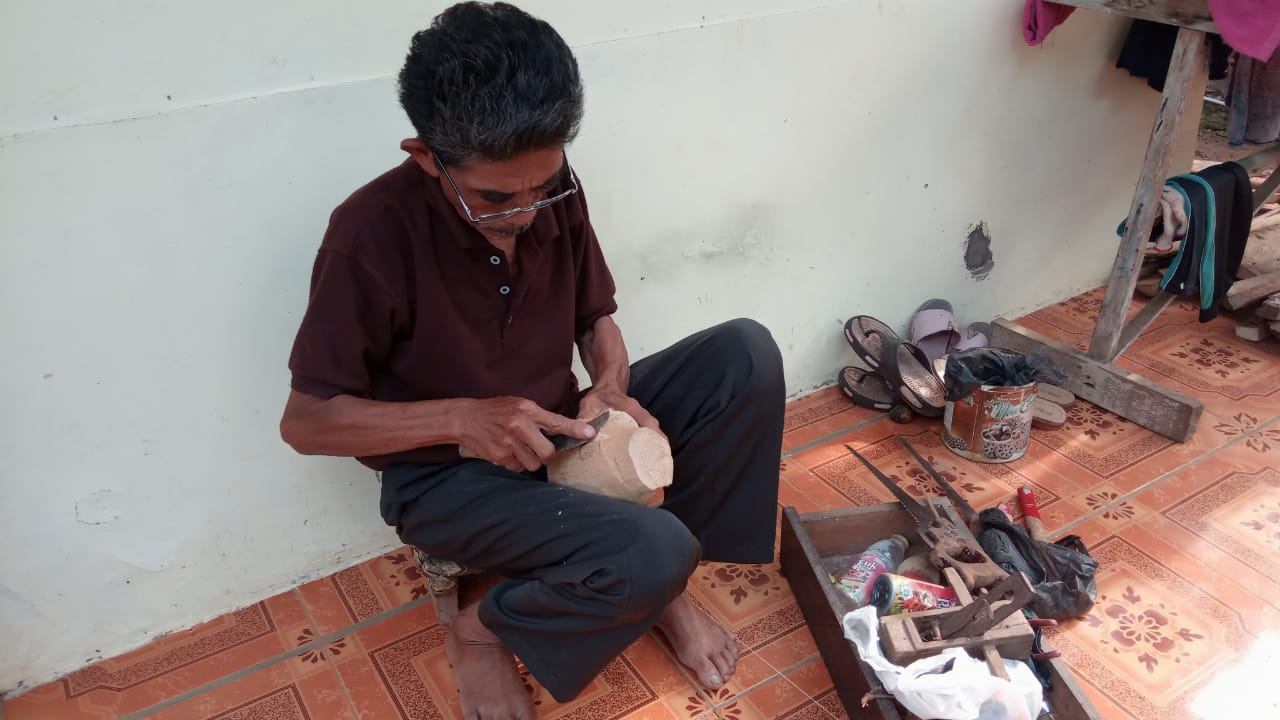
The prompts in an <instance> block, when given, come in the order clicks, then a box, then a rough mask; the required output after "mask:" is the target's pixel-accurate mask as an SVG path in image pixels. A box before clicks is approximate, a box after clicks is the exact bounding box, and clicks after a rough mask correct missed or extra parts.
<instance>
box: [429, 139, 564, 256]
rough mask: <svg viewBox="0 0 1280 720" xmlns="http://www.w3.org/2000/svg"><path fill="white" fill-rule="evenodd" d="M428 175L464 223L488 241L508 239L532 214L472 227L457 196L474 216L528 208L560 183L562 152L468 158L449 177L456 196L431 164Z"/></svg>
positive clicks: (526, 224)
mask: <svg viewBox="0 0 1280 720" xmlns="http://www.w3.org/2000/svg"><path fill="white" fill-rule="evenodd" d="M420 164H421V163H420ZM424 169H427V168H425V167H424ZM431 170H434V171H435V172H431ZM428 172H429V173H430V174H432V175H433V176H434V177H435V178H436V179H437V181H438V182H440V183H441V190H443V191H444V194H445V197H446V198H448V199H449V204H451V205H453V209H454V210H455V211H457V213H458V215H459V216H461V217H462V219H463V220H466V221H467V222H468V223H470V224H471V225H472V227H474V228H476V229H477V230H479V231H480V233H481V234H483V235H484V236H485V237H486V238H488V239H490V240H491V241H492V240H498V241H501V240H510V239H511V238H514V237H515V236H516V235H519V234H520V233H522V232H524V231H525V230H528V229H529V226H530V225H531V224H533V218H534V215H536V214H537V211H536V210H533V211H528V212H523V213H518V214H516V215H512V216H510V217H507V218H503V219H502V220H498V221H496V222H490V223H472V222H471V220H470V218H468V217H467V211H466V208H464V207H463V206H462V203H461V202H460V201H459V198H458V196H459V195H461V196H462V199H463V200H465V201H466V204H467V207H469V208H470V209H471V215H472V216H473V217H476V218H482V217H483V216H484V215H489V214H492V213H501V212H504V211H507V210H511V209H513V208H521V207H527V206H529V205H532V204H533V203H535V202H537V201H539V200H542V199H543V198H545V197H546V196H547V193H548V192H549V191H550V190H551V189H553V188H554V187H556V186H557V185H558V184H559V183H560V181H561V178H562V177H563V176H564V151H563V149H562V148H546V149H541V150H531V151H529V152H526V153H523V154H521V155H517V156H515V157H513V158H511V159H509V160H471V161H468V162H466V163H464V164H463V165H461V166H458V167H451V168H449V169H448V173H449V174H448V177H449V178H452V179H453V184H454V185H457V192H456V193H455V192H454V189H453V186H452V185H450V184H449V179H448V178H446V177H445V174H444V173H443V172H441V171H440V168H439V166H438V165H436V164H435V162H434V161H433V162H431V165H430V169H428Z"/></svg>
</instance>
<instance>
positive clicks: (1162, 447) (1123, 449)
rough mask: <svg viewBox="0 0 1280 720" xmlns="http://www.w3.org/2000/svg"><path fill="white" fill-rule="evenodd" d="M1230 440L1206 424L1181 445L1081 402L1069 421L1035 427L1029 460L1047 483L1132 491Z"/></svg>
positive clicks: (1068, 489) (1067, 488)
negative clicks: (1051, 426)
mask: <svg viewBox="0 0 1280 720" xmlns="http://www.w3.org/2000/svg"><path fill="white" fill-rule="evenodd" d="M1229 441H1230V437H1229V436H1228V435H1227V434H1225V433H1223V432H1218V431H1214V430H1213V429H1212V428H1207V427H1205V426H1204V424H1203V421H1202V425H1201V427H1200V429H1199V432H1197V433H1196V434H1195V435H1194V436H1192V437H1191V438H1190V439H1189V440H1188V441H1187V442H1184V443H1178V442H1174V441H1173V440H1170V439H1168V438H1166V437H1163V436H1161V435H1157V434H1156V433H1153V432H1151V431H1150V430H1147V429H1146V428H1143V427H1141V426H1139V425H1137V424H1136V423H1132V422H1129V421H1128V420H1125V419H1123V418H1121V417H1119V416H1117V415H1115V414H1113V413H1110V412H1107V411H1105V410H1103V409H1101V408H1099V407H1097V406H1096V405H1093V404H1092V403H1088V402H1085V401H1081V400H1078V401H1076V402H1075V403H1074V404H1073V405H1072V406H1071V407H1070V408H1068V409H1067V424H1066V425H1064V426H1063V427H1061V428H1059V429H1057V430H1034V431H1033V433H1032V440H1031V447H1030V449H1029V450H1028V453H1027V458H1029V459H1030V460H1031V461H1033V462H1034V463H1035V464H1036V465H1037V466H1038V467H1040V468H1042V469H1043V470H1045V471H1047V474H1046V475H1045V477H1046V478H1047V479H1046V481H1045V484H1046V485H1047V486H1049V487H1051V488H1053V489H1054V490H1058V487H1057V486H1055V483H1056V482H1058V481H1059V480H1061V481H1064V484H1063V485H1062V486H1061V490H1060V492H1062V493H1064V494H1075V493H1076V492H1080V491H1083V490H1088V489H1091V488H1093V487H1094V486H1096V485H1098V484H1100V483H1102V482H1103V481H1110V482H1111V483H1112V485H1114V486H1117V487H1120V488H1122V489H1123V490H1124V491H1126V492H1127V491H1129V490H1134V489H1137V488H1138V487H1141V486H1142V485H1144V484H1146V483H1147V482H1149V481H1151V480H1153V479H1155V478H1157V477H1159V476H1160V475H1162V474H1164V473H1166V472H1169V471H1172V470H1175V469H1177V468H1179V467H1181V466H1183V465H1185V464H1186V463H1188V462H1191V461H1193V460H1195V459H1196V458H1198V457H1200V456H1202V455H1204V454H1205V453H1208V452H1210V451H1212V450H1214V449H1216V448H1218V447H1221V446H1222V445H1225V444H1226V443H1227V442H1229Z"/></svg>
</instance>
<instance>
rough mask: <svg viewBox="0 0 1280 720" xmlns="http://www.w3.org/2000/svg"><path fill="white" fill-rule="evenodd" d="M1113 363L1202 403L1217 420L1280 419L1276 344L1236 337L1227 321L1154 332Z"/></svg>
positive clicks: (1279, 359)
mask: <svg viewBox="0 0 1280 720" xmlns="http://www.w3.org/2000/svg"><path fill="white" fill-rule="evenodd" d="M1117 365H1120V366H1121V367H1124V368H1126V369H1128V370H1132V371H1134V372H1137V373H1139V374H1141V375H1144V376H1146V377H1148V378H1150V379H1152V380H1155V381H1156V382H1159V383H1160V384H1162V385H1165V386H1166V387H1169V388H1172V389H1174V390H1177V391H1179V392H1182V393H1185V394H1187V395H1190V396H1192V397H1195V398H1198V399H1200V400H1201V401H1203V402H1204V404H1205V410H1206V411H1207V412H1209V413H1212V414H1213V415H1217V416H1218V417H1222V418H1230V417H1233V416H1235V415H1236V414H1238V413H1247V414H1249V415H1251V416H1254V417H1257V418H1259V419H1261V420H1262V421H1263V422H1265V421H1268V420H1271V419H1273V418H1275V417H1277V416H1278V415H1280V345H1277V344H1275V343H1251V342H1249V341H1247V340H1243V339H1241V338H1239V337H1236V335H1235V332H1234V331H1233V329H1232V325H1231V324H1230V323H1226V322H1213V323H1208V324H1204V325H1201V324H1198V323H1197V324H1194V325H1168V326H1165V327H1161V328H1157V329H1155V330H1152V331H1150V332H1148V333H1146V334H1144V335H1143V336H1142V337H1141V338H1139V339H1138V341H1137V342H1136V343H1134V345H1133V347H1132V348H1130V349H1129V350H1128V352H1126V353H1125V354H1124V356H1122V357H1121V359H1120V360H1119V361H1118V362H1117Z"/></svg>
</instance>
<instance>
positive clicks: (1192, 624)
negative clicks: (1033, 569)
mask: <svg viewBox="0 0 1280 720" xmlns="http://www.w3.org/2000/svg"><path fill="white" fill-rule="evenodd" d="M1134 532H1135V530H1134V529H1132V528H1130V529H1127V530H1125V531H1123V532H1122V533H1121V534H1120V535H1117V536H1115V537H1111V538H1109V539H1107V540H1105V541H1103V542H1102V543H1100V544H1099V545H1097V546H1095V547H1093V548H1091V553H1092V555H1093V556H1094V557H1095V558H1097V560H1098V564H1099V570H1098V576H1097V583H1098V600H1097V604H1096V605H1095V606H1094V608H1093V609H1092V610H1091V611H1090V613H1089V614H1088V615H1087V616H1086V617H1085V618H1084V619H1083V620H1080V621H1076V622H1072V623H1066V624H1064V625H1062V626H1061V627H1059V628H1056V629H1052V630H1051V632H1050V633H1049V635H1050V641H1051V643H1052V644H1053V646H1054V647H1056V648H1057V649H1059V650H1060V651H1061V652H1062V654H1063V657H1064V658H1065V659H1066V660H1067V662H1068V664H1069V665H1070V666H1071V667H1072V670H1073V672H1074V674H1075V676H1076V678H1077V680H1079V681H1080V682H1082V683H1084V684H1087V685H1090V686H1092V688H1093V690H1094V691H1095V692H1096V693H1097V694H1099V695H1101V696H1103V697H1104V698H1105V699H1106V700H1107V701H1108V702H1106V703H1105V704H1108V705H1114V706H1117V707H1120V708H1125V709H1126V710H1127V711H1128V712H1129V713H1131V714H1132V716H1133V717H1135V718H1138V719H1140V720H1154V719H1155V718H1161V719H1175V718H1191V717H1193V716H1192V715H1191V714H1190V713H1189V711H1188V710H1187V705H1188V702H1189V701H1190V699H1191V698H1192V697H1194V696H1195V694H1196V692H1197V690H1198V689H1199V688H1201V687H1202V686H1203V685H1204V684H1205V683H1206V682H1207V681H1208V680H1209V679H1211V678H1212V677H1213V675H1214V673H1215V672H1216V671H1217V670H1219V669H1221V668H1222V667H1224V666H1226V665H1227V664H1228V663H1230V661H1231V660H1232V658H1233V657H1234V656H1236V655H1237V654H1238V653H1240V652H1241V651H1242V650H1243V649H1244V648H1245V647H1247V646H1248V644H1249V643H1250V636H1249V634H1248V632H1247V631H1246V629H1245V627H1244V626H1243V624H1242V622H1241V618H1240V614H1239V612H1237V609H1236V608H1235V607H1233V606H1232V605H1229V604H1227V603H1224V602H1222V601H1221V600H1220V599H1218V598H1217V597H1215V596H1214V595H1213V594H1211V593H1210V592H1209V591H1208V589H1207V588H1205V586H1204V585H1203V579H1202V578H1197V579H1195V580H1191V579H1188V578H1186V577H1185V576H1184V575H1183V574H1181V573H1180V572H1179V570H1181V568H1171V567H1170V566H1169V565H1170V564H1172V562H1171V560H1172V558H1171V557H1170V555H1169V554H1167V553H1161V554H1155V555H1153V554H1152V553H1151V552H1149V550H1148V549H1144V548H1143V547H1141V546H1140V545H1139V544H1136V543H1135V541H1132V540H1130V539H1129V538H1130V535H1131V534H1133V533H1134Z"/></svg>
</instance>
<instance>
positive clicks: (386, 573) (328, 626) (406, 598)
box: [298, 547, 431, 634]
mask: <svg viewBox="0 0 1280 720" xmlns="http://www.w3.org/2000/svg"><path fill="white" fill-rule="evenodd" d="M298 590H299V593H300V594H301V595H302V599H303V602H305V603H306V606H307V610H308V612H310V613H311V617H312V618H313V619H314V620H315V623H316V626H317V630H318V631H319V632H320V633H321V634H328V633H333V632H337V631H339V630H341V629H343V628H345V627H348V626H350V625H352V624H354V623H357V622H361V621H363V620H368V619H369V618H371V617H374V616H376V615H378V614H380V613H383V612H386V611H387V610H392V609H394V608H397V607H400V606H401V605H404V604H405V603H407V602H410V601H413V600H417V599H419V598H424V597H428V596H430V594H431V591H430V590H429V589H428V588H427V584H426V580H425V579H424V578H423V575H422V568H421V567H419V565H418V563H417V561H416V560H415V559H414V557H413V551H412V550H410V549H409V548H408V547H401V548H398V549H396V550H393V551H392V552H388V553H384V554H382V555H379V556H377V557H374V558H371V559H369V560H366V561H364V562H362V563H360V564H359V565H355V566H353V567H349V568H346V569H344V570H340V571H338V572H336V573H334V574H333V575H330V576H328V577H324V578H320V579H319V580H313V581H312V582H309V583H306V584H305V585H303V586H302V587H300V588H299V589H298Z"/></svg>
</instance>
